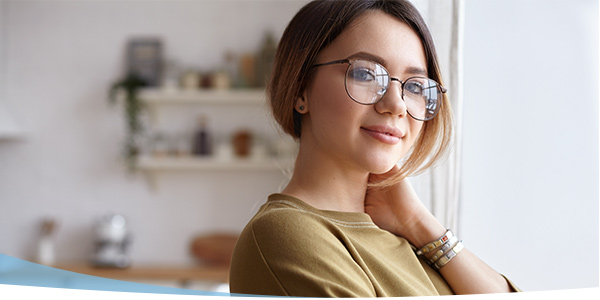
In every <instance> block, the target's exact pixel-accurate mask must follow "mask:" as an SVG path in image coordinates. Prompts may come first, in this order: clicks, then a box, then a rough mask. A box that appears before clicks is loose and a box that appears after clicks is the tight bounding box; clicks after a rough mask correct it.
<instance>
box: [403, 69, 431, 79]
mask: <svg viewBox="0 0 600 300" xmlns="http://www.w3.org/2000/svg"><path fill="white" fill-rule="evenodd" d="M404 72H405V73H407V74H412V75H422V76H425V77H427V71H426V70H425V69H423V68H419V67H407V68H406V70H404Z"/></svg>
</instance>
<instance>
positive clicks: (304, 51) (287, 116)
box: [267, 0, 452, 186]
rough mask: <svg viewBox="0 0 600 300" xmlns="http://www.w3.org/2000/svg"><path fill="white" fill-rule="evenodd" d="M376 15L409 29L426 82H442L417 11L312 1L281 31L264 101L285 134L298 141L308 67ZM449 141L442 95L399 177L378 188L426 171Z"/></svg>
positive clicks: (362, 1)
mask: <svg viewBox="0 0 600 300" xmlns="http://www.w3.org/2000/svg"><path fill="white" fill-rule="evenodd" d="M373 10H380V11H383V12H385V13H387V14H389V15H391V16H393V17H395V18H397V19H398V20H400V21H402V22H404V23H406V24H407V25H409V26H410V27H411V28H412V29H413V30H414V31H415V32H416V33H417V35H418V36H419V37H420V39H421V41H422V43H423V48H424V49H425V59H426V61H427V73H428V74H429V77H430V78H431V79H433V80H435V81H437V82H439V83H442V84H443V82H442V78H441V72H440V69H439V65H438V58H437V54H436V51H435V46H434V44H433V38H432V37H431V33H430V32H429V29H428V28H427V25H426V24H425V21H424V20H423V18H422V17H421V15H420V14H419V12H418V10H417V9H416V8H415V7H414V6H413V5H412V4H411V3H410V2H408V1H404V0H351V1H336V0H316V1H312V2H310V3H308V4H307V5H305V6H304V7H303V8H302V9H300V11H299V12H298V13H297V14H296V15H295V16H294V18H293V19H292V20H291V21H290V23H289V24H288V26H287V28H286V29H285V31H284V33H283V36H282V37H281V41H280V42H279V46H278V47H277V53H276V55H275V60H274V64H273V71H272V72H271V77H270V79H269V82H268V85H267V98H268V101H269V104H270V108H271V111H272V113H273V117H274V118H275V120H276V121H277V122H278V123H279V125H280V126H281V128H282V129H283V131H284V132H286V133H288V134H290V135H291V136H293V137H294V138H297V139H298V138H300V131H301V127H302V121H301V120H302V116H301V115H300V114H299V113H298V112H296V111H295V109H294V104H295V102H296V99H297V98H298V97H299V96H300V95H301V94H302V92H303V91H304V89H305V88H306V85H307V83H308V82H309V80H310V75H311V73H310V70H311V66H312V65H313V64H314V63H315V59H316V57H317V55H318V54H319V52H320V51H321V50H322V49H324V48H325V47H327V46H328V45H329V44H330V43H331V42H332V41H333V40H334V39H335V38H336V37H337V36H339V35H340V34H341V33H342V31H343V30H345V29H346V28H347V27H348V25H349V24H351V23H352V21H354V20H355V19H356V18H357V17H358V16H360V15H362V14H363V13H365V12H368V11H373ZM451 136H452V112H451V108H450V104H449V101H448V99H447V97H446V95H445V94H444V97H443V99H442V103H441V107H440V111H439V113H438V115H437V116H436V117H435V118H433V119H432V120H429V121H426V122H425V124H423V128H422V129H421V132H420V134H419V137H418V139H417V140H416V141H415V144H414V145H413V148H412V151H411V153H410V156H409V157H408V158H407V159H406V161H405V162H404V164H403V165H402V167H401V169H400V172H399V174H398V175H397V176H394V177H393V178H390V179H389V180H386V181H385V182H383V183H381V184H379V185H378V186H389V185H391V184H393V183H394V182H398V181H399V180H401V179H403V178H405V177H406V176H409V175H414V174H417V173H419V172H422V171H424V170H425V169H427V168H429V167H430V166H431V165H433V164H434V163H435V162H437V161H439V160H440V159H441V158H442V157H443V156H444V154H445V153H446V152H447V149H448V146H449V144H450V141H451Z"/></svg>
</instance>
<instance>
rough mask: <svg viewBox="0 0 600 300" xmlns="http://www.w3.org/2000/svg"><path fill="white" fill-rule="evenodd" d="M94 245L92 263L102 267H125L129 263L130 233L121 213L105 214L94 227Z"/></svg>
mask: <svg viewBox="0 0 600 300" xmlns="http://www.w3.org/2000/svg"><path fill="white" fill-rule="evenodd" d="M95 230H96V232H95V234H96V240H95V243H96V247H95V249H94V255H93V257H92V261H91V263H92V265H93V266H96V267H104V268H127V267H129V266H130V265H131V258H130V257H129V254H128V250H129V244H130V243H131V235H130V234H129V232H128V229H127V221H126V220H125V217H123V216H122V215H118V214H114V215H105V216H104V217H102V218H101V219H100V220H99V221H98V223H97V224H96V228H95Z"/></svg>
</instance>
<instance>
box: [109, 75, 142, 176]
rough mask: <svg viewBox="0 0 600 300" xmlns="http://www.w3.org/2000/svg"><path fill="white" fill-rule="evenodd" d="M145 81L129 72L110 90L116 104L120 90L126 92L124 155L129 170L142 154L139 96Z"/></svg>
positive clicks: (124, 103) (112, 100) (124, 101)
mask: <svg viewBox="0 0 600 300" xmlns="http://www.w3.org/2000/svg"><path fill="white" fill-rule="evenodd" d="M145 85H146V84H145V82H144V81H143V80H142V79H141V78H140V77H139V76H137V75H136V74H135V73H129V74H128V75H127V76H125V78H123V79H122V80H120V81H118V82H116V83H114V84H113V85H112V86H111V88H110V91H109V101H110V102H111V103H112V104H113V105H114V104H116V103H117V102H118V100H119V99H118V98H119V95H120V93H119V92H120V91H123V92H124V99H123V105H124V106H125V107H124V108H125V109H124V112H125V120H126V125H127V136H126V139H125V149H124V156H125V161H126V163H127V166H128V168H129V170H131V171H132V170H133V169H135V166H136V160H137V157H138V155H139V154H140V151H141V149H140V145H139V135H140V134H141V133H142V131H143V126H142V122H141V118H140V114H141V112H142V110H143V108H144V107H143V106H144V105H143V103H142V102H141V101H140V99H139V98H138V93H139V90H140V88H141V87H143V86H145Z"/></svg>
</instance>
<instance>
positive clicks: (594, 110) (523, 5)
mask: <svg viewBox="0 0 600 300" xmlns="http://www.w3.org/2000/svg"><path fill="white" fill-rule="evenodd" d="M465 15H466V19H465V31H466V32H465V48H464V50H465V53H464V56H465V57H464V62H465V65H464V72H465V82H464V84H465V86H464V92H465V99H464V114H463V116H464V126H463V128H464V135H463V137H464V144H463V146H464V147H463V150H464V152H463V162H464V165H463V170H462V176H463V177H462V179H463V181H462V203H461V205H462V209H461V226H460V232H461V238H463V239H464V240H465V244H466V246H467V247H469V248H470V249H471V250H473V251H474V252H475V253H476V254H477V255H479V256H480V257H482V258H483V259H484V260H485V261H486V262H488V263H489V264H490V265H492V266H493V267H495V268H496V269H497V270H498V271H500V272H503V273H505V274H506V275H508V276H509V277H510V278H511V279H512V280H513V281H515V282H516V283H517V285H518V286H520V287H521V288H523V289H525V290H529V291H532V290H547V289H565V288H583V287H593V286H596V287H597V286H598V2H597V1H593V0H589V1H585V0H579V1H568V2H567V1H543V0H527V1H521V0H492V1H475V0H466V3H465Z"/></svg>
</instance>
